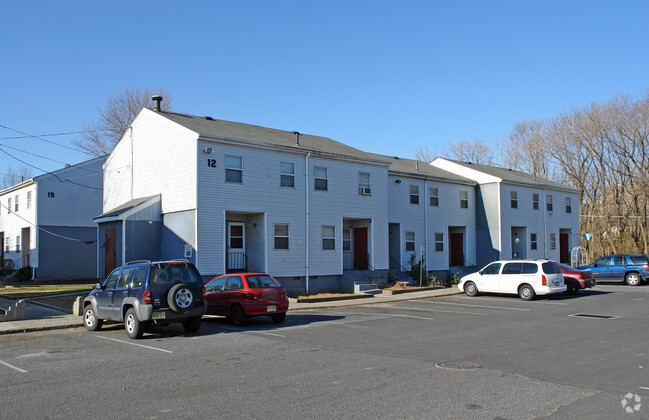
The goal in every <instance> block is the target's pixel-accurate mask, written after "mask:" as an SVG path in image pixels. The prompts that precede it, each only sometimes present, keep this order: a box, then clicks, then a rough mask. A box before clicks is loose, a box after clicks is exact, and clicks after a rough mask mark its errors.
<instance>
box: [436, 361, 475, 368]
mask: <svg viewBox="0 0 649 420" xmlns="http://www.w3.org/2000/svg"><path fill="white" fill-rule="evenodd" d="M435 366H436V367H438V368H442V369H478V368H481V367H482V365H479V364H477V363H471V362H439V363H436V364H435Z"/></svg>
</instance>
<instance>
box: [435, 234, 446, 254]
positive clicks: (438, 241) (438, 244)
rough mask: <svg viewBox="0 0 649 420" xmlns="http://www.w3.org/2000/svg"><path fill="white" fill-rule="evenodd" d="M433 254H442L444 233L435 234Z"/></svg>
mask: <svg viewBox="0 0 649 420" xmlns="http://www.w3.org/2000/svg"><path fill="white" fill-rule="evenodd" d="M435 252H444V233H442V232H435Z"/></svg>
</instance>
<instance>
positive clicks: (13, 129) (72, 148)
mask: <svg viewBox="0 0 649 420" xmlns="http://www.w3.org/2000/svg"><path fill="white" fill-rule="evenodd" d="M0 127H2V128H6V129H7V130H11V131H15V132H16V133H20V134H22V135H25V136H27V137H31V138H35V139H39V140H42V141H44V142H46V143H50V144H54V145H56V146H60V147H65V148H66V149H70V150H74V151H75V152H78V151H79V150H77V149H75V148H74V147H70V146H66V145H64V144H59V143H56V142H53V141H50V140H46V139H44V138H41V137H39V136H32V135H29V134H27V133H25V132H23V131H20V130H16V129H15V128H10V127H7V126H5V125H2V124H0Z"/></svg>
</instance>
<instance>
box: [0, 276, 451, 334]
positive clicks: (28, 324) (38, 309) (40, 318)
mask: <svg viewBox="0 0 649 420" xmlns="http://www.w3.org/2000/svg"><path fill="white" fill-rule="evenodd" d="M459 293H461V292H460V291H459V290H458V289H457V286H454V287H450V288H447V289H435V290H425V291H421V292H409V293H402V294H398V295H382V294H381V295H374V296H373V297H367V298H359V299H346V300H330V301H326V302H314V303H299V302H296V301H295V299H291V302H290V304H289V312H295V311H305V310H309V309H323V308H337V307H342V306H358V305H371V304H377V303H388V302H398V301H403V300H411V299H423V298H432V297H440V296H450V295H456V294H459ZM15 304H16V301H15V300H13V299H8V298H5V297H2V296H0V308H1V309H3V310H6V309H7V308H8V307H9V306H11V305H15ZM25 316H26V318H27V319H25V320H21V321H6V322H0V335H2V334H16V333H25V332H33V331H45V330H55V329H64V328H79V327H82V326H83V320H82V318H81V317H80V316H77V315H71V314H69V313H66V312H65V311H62V310H58V309H55V308H53V307H51V306H44V305H41V304H38V303H36V302H34V301H29V300H27V306H26V309H25Z"/></svg>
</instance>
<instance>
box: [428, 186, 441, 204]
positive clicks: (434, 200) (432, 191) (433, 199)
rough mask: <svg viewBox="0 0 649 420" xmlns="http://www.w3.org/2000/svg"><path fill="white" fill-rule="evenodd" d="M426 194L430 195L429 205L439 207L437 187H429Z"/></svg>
mask: <svg viewBox="0 0 649 420" xmlns="http://www.w3.org/2000/svg"><path fill="white" fill-rule="evenodd" d="M428 194H429V195H430V206H431V207H439V190H438V189H437V188H429V189H428Z"/></svg>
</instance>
